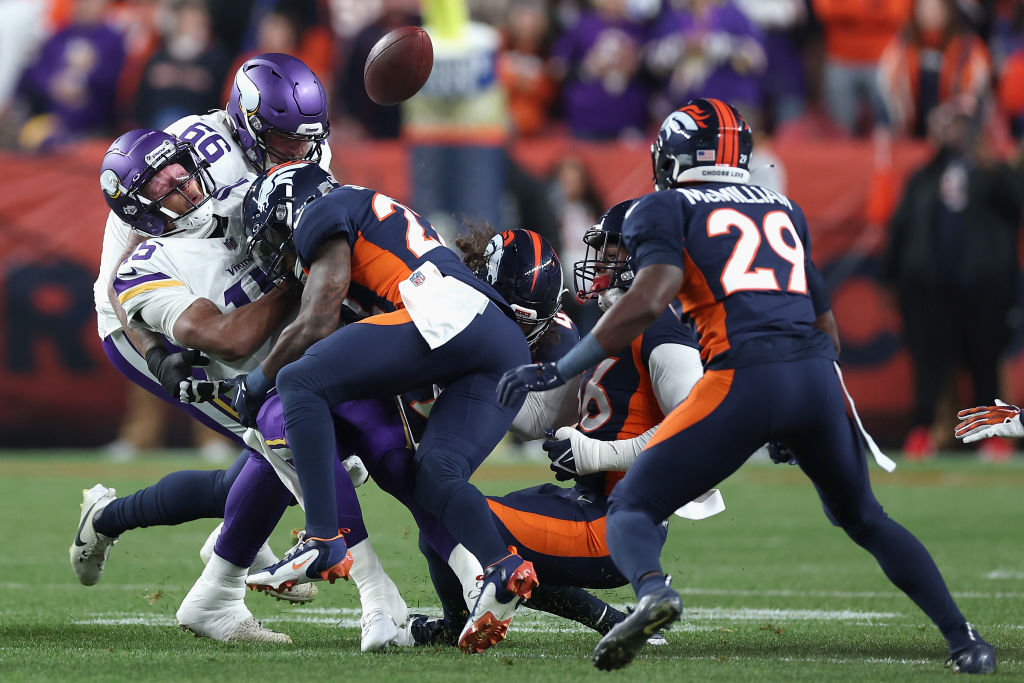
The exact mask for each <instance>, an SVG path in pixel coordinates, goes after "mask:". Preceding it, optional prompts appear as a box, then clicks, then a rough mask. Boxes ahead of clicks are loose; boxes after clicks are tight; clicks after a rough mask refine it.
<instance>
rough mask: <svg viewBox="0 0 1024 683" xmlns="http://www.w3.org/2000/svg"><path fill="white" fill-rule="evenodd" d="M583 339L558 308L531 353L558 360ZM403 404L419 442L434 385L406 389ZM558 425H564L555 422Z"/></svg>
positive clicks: (541, 360) (534, 356) (538, 359)
mask: <svg viewBox="0 0 1024 683" xmlns="http://www.w3.org/2000/svg"><path fill="white" fill-rule="evenodd" d="M579 340H580V331H579V328H577V327H576V323H574V322H573V321H572V320H570V319H569V316H567V315H566V314H565V313H562V312H559V313H557V314H556V315H555V317H554V318H553V319H552V321H551V325H549V326H548V329H546V330H545V331H544V335H543V336H542V337H541V338H540V339H539V340H538V341H537V344H536V346H535V347H534V348H533V350H532V351H531V357H532V359H533V361H534V362H535V363H548V362H551V363H553V362H555V361H556V360H558V359H559V358H561V357H562V356H564V355H565V354H567V353H568V352H569V350H570V349H572V347H574V346H576V344H577V343H578V342H579ZM399 400H400V402H401V404H402V413H403V415H404V417H405V422H406V426H407V427H408V428H409V435H410V436H411V437H412V440H413V441H415V442H416V443H419V442H420V439H421V438H422V437H423V430H424V429H426V428H427V416H428V415H430V408H431V406H432V405H433V403H434V388H433V387H423V388H421V389H417V390H415V391H407V392H406V393H404V394H402V395H401V396H400V397H399ZM552 426H553V427H559V426H561V425H552Z"/></svg>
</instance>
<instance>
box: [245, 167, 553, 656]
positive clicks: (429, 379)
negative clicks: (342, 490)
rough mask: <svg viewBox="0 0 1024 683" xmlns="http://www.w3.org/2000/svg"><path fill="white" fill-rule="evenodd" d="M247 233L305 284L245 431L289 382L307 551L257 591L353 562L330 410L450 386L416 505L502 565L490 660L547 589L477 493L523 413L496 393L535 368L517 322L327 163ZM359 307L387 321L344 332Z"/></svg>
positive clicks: (302, 172)
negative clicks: (539, 588)
mask: <svg viewBox="0 0 1024 683" xmlns="http://www.w3.org/2000/svg"><path fill="white" fill-rule="evenodd" d="M244 220H245V225H246V231H247V234H248V235H249V247H250V250H251V252H252V254H253V255H254V256H255V257H256V259H257V261H258V262H260V263H261V264H262V265H264V267H265V268H266V269H267V270H268V271H269V272H270V273H271V274H272V275H278V274H282V273H285V272H296V273H299V274H304V275H305V285H304V290H303V298H302V306H301V308H300V311H299V314H298V317H297V318H296V320H295V322H293V323H292V324H291V325H289V326H288V327H287V328H285V330H284V331H283V332H282V333H281V336H280V337H279V338H278V340H277V342H276V344H275V346H274V349H273V350H272V351H271V353H270V355H269V356H268V357H267V358H266V359H265V360H264V361H263V363H261V365H260V367H259V368H257V369H256V370H254V371H253V372H251V373H249V374H248V375H246V376H244V377H242V378H240V380H239V383H238V389H237V393H236V399H235V405H236V406H237V407H238V409H239V413H240V414H241V415H242V417H243V419H245V416H246V415H247V414H248V415H250V416H252V415H254V413H255V412H256V409H257V408H258V406H259V404H260V403H262V401H263V398H264V396H265V394H266V392H267V391H268V390H269V388H270V387H271V386H272V385H273V384H274V383H275V382H276V385H277V390H278V394H279V395H280V397H281V402H282V403H283V405H284V409H285V416H286V421H287V428H288V435H289V443H290V445H291V447H292V453H293V455H294V458H295V466H296V470H297V472H298V476H299V480H300V482H301V484H302V493H303V497H304V499H305V503H306V532H307V534H308V536H307V539H306V541H305V542H304V543H301V544H299V545H298V546H297V547H296V548H295V549H294V550H293V552H292V553H290V554H289V555H288V556H287V557H286V558H285V560H283V561H282V562H280V563H278V564H276V565H274V566H272V567H268V568H267V569H266V570H265V571H264V572H260V573H256V574H253V575H252V576H251V577H250V579H249V583H250V585H253V584H260V583H263V584H270V585H280V583H282V582H284V581H292V580H295V581H299V582H304V581H309V580H312V579H313V577H317V578H323V579H327V578H329V577H331V576H333V575H335V574H336V572H337V568H338V567H339V565H340V563H341V562H342V561H343V558H344V557H345V550H346V544H345V540H344V537H343V535H342V534H340V533H339V532H338V529H337V528H336V524H335V517H336V516H337V515H336V512H335V501H334V498H333V488H334V483H333V474H334V473H333V470H332V468H331V462H332V459H333V458H334V452H333V448H332V447H331V444H333V441H334V439H333V425H332V423H331V421H330V419H329V408H330V406H331V405H335V404H337V403H340V402H342V401H346V400H352V399H356V398H367V397H374V396H381V397H384V396H393V395H396V394H399V393H401V392H403V391H406V390H410V389H414V388H416V387H420V386H426V385H430V384H439V385H442V386H443V387H444V391H443V392H442V394H441V396H440V398H439V399H438V400H437V401H436V403H435V405H434V408H433V411H432V413H431V418H432V419H431V420H430V423H429V424H428V426H427V430H426V433H425V434H424V438H423V440H422V441H421V442H420V447H419V449H418V451H417V453H416V459H415V469H416V484H415V485H416V500H417V502H418V503H419V504H420V505H421V506H422V507H423V508H424V509H425V510H426V511H427V512H428V513H429V514H431V515H433V516H434V517H437V518H438V519H439V520H441V522H442V523H443V524H444V526H445V527H446V528H447V529H448V531H449V532H451V534H452V535H453V536H455V537H456V538H457V539H458V540H459V541H460V542H462V543H463V544H464V545H465V546H466V547H467V548H468V549H469V551H470V552H471V553H472V554H473V555H474V556H476V557H477V558H478V559H479V560H480V562H481V563H483V564H485V565H487V569H486V570H485V572H484V585H483V588H482V590H481V593H480V596H479V598H478V599H477V601H476V605H475V607H474V609H473V610H472V611H471V615H470V618H469V620H468V621H467V624H466V627H465V629H464V632H463V634H462V637H461V638H460V645H461V646H462V647H463V649H465V650H467V651H479V650H480V649H484V648H486V647H489V646H490V645H491V644H493V643H494V642H496V639H495V638H494V635H495V632H496V629H497V628H498V624H500V623H501V622H503V621H505V620H506V619H508V618H511V615H512V613H513V612H514V610H515V607H516V606H517V604H518V602H519V598H521V597H528V596H529V595H530V592H531V590H532V588H533V586H534V585H536V584H537V577H536V575H535V574H534V571H533V567H532V565H531V564H530V563H529V562H526V561H524V560H523V559H522V558H521V557H519V556H518V555H517V554H515V553H511V552H508V551H507V549H506V547H505V545H504V544H503V542H502V540H501V536H500V535H499V534H498V531H497V529H496V528H495V526H494V523H493V521H492V520H491V517H490V515H489V513H488V509H487V503H486V501H485V499H484V497H483V496H482V495H481V494H480V492H479V491H478V490H477V489H476V488H475V487H474V486H473V485H471V484H470V483H469V481H468V480H469V476H470V475H471V474H472V472H473V471H474V470H475V469H476V468H477V467H478V466H479V464H480V463H481V462H482V461H483V459H484V458H485V457H486V456H487V455H488V454H489V453H490V452H491V450H492V449H493V448H494V446H495V444H497V442H498V441H499V440H500V439H501V437H502V436H503V435H504V434H505V431H506V430H507V429H508V426H509V424H511V422H512V418H513V417H514V416H515V413H516V411H517V409H518V407H519V403H521V401H520V402H517V404H516V405H511V406H508V407H503V406H500V405H499V404H498V402H497V400H496V397H495V395H494V394H493V393H492V392H493V391H494V389H495V387H496V386H497V382H498V379H499V378H500V374H501V372H504V370H505V369H509V368H511V367H514V366H515V364H516V363H519V362H523V361H525V360H528V359H529V350H528V347H527V344H526V341H525V339H524V338H523V336H522V334H521V333H520V332H519V329H518V328H517V327H516V324H515V322H514V318H513V313H512V311H511V309H510V308H509V306H508V304H507V303H506V302H505V301H504V300H503V299H502V298H501V297H500V296H499V295H498V294H497V292H495V291H494V290H493V289H492V288H491V287H489V286H488V285H486V284H484V283H482V282H480V281H479V280H478V279H476V278H475V277H474V276H473V274H472V273H471V272H470V271H469V270H468V269H467V268H466V266H465V265H464V264H463V263H462V262H461V261H459V259H458V257H457V256H456V255H455V254H454V253H453V252H452V251H450V250H449V249H446V248H444V244H443V242H442V241H441V238H440V237H439V236H438V235H437V233H436V232H435V231H434V229H433V228H432V227H431V226H430V225H429V224H428V223H426V222H424V221H423V220H422V219H421V218H420V217H419V216H417V215H416V214H415V213H413V212H412V211H411V210H410V209H408V208H407V207H405V206H403V205H401V204H398V203H397V202H395V201H394V200H393V199H391V198H390V197H387V196H385V195H382V194H380V193H377V192H374V191H373V190H369V189H366V188H360V187H355V186H343V187H342V186H338V184H337V183H336V182H335V181H334V179H333V178H331V177H330V175H329V174H327V173H325V172H324V171H322V170H321V169H319V168H318V167H317V166H315V165H314V164H309V163H293V164H284V165H281V166H278V167H276V168H275V169H273V170H272V171H270V172H269V173H268V174H266V175H265V176H263V177H261V178H260V179H259V180H257V181H256V182H254V183H253V185H252V187H251V188H250V190H249V193H248V195H247V197H246V202H245V206H244ZM439 247H440V248H439ZM346 296H347V297H349V298H351V299H354V300H355V301H356V302H357V303H358V304H360V305H361V306H362V307H363V309H364V310H365V311H366V312H367V313H374V315H370V316H369V317H367V318H365V319H363V320H361V321H359V322H357V323H354V324H351V325H346V326H345V327H342V328H341V329H337V325H338V316H339V313H340V310H341V303H342V301H343V300H344V299H345V298H346ZM300 356H301V358H300ZM250 419H251V418H250ZM293 558H308V559H309V560H310V561H309V571H308V572H307V571H306V568H305V566H304V567H303V569H302V570H301V571H297V570H294V569H292V568H291V567H292V565H293V564H295V563H294V562H293ZM498 639H500V638H498Z"/></svg>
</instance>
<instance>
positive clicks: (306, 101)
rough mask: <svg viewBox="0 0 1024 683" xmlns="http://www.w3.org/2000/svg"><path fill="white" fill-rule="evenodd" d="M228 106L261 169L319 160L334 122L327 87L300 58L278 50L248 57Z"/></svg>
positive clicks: (248, 155) (240, 136) (244, 146)
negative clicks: (287, 163) (289, 162)
mask: <svg viewBox="0 0 1024 683" xmlns="http://www.w3.org/2000/svg"><path fill="white" fill-rule="evenodd" d="M226 109H227V112H228V115H229V116H230V117H231V120H232V121H233V122H234V125H235V134H236V135H237V136H238V142H239V144H240V145H241V147H242V151H243V152H244V153H245V156H246V158H247V159H248V160H249V162H250V163H251V164H252V165H253V166H255V167H256V168H257V169H258V170H261V171H262V170H265V169H267V168H269V167H271V166H273V165H275V164H279V163H282V162H285V161H299V160H306V161H319V160H320V156H321V153H322V144H323V142H324V141H325V140H326V139H327V134H328V133H329V132H330V128H331V124H330V121H329V119H328V114H327V93H326V91H325V90H324V87H323V85H322V84H321V83H320V79H318V78H317V77H316V74H314V73H313V72H312V71H311V70H310V68H309V67H308V66H306V65H305V64H304V63H303V62H302V60H300V59H296V58H295V57H292V56H291V55H285V54H279V53H275V52H269V53H266V54H261V55H256V56H255V57H252V58H250V59H247V60H246V61H245V62H244V63H243V64H242V66H240V67H239V69H238V71H237V72H236V73H235V80H234V83H233V85H232V87H231V95H230V97H229V98H228V103H227V107H226Z"/></svg>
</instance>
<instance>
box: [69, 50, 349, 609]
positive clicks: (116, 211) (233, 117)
mask: <svg viewBox="0 0 1024 683" xmlns="http://www.w3.org/2000/svg"><path fill="white" fill-rule="evenodd" d="M329 125H330V123H329V120H328V116H327V96H326V93H325V91H324V89H323V86H322V85H321V84H320V81H319V80H318V79H317V77H316V76H315V75H314V74H313V72H312V71H310V70H309V68H308V67H307V66H306V65H305V64H303V63H302V62H301V61H300V60H298V59H295V58H294V57H291V56H289V55H283V54H272V53H271V54H263V55H257V56H256V57H253V58H251V59H249V60H247V61H246V62H244V63H243V64H242V66H241V67H240V68H239V70H238V72H237V73H236V74H235V81H234V85H233V87H232V91H231V97H230V99H229V100H228V103H227V107H226V110H223V111H220V110H218V111H213V112H210V113H208V114H202V115H197V116H186V117H184V118H182V119H180V120H179V121H177V122H175V123H173V124H172V125H171V126H169V127H168V128H167V132H169V133H170V134H172V135H177V136H180V139H181V141H183V142H186V143H191V145H192V147H193V148H194V149H195V150H196V151H197V152H198V155H199V157H200V158H199V159H198V160H196V162H195V164H196V166H197V168H196V169H195V174H196V178H197V179H202V180H203V182H205V183H209V184H210V189H209V191H208V192H207V193H206V194H205V195H204V198H203V199H202V200H201V201H200V202H198V203H197V204H196V206H194V207H189V205H187V204H186V205H185V206H184V207H182V209H181V210H182V211H185V209H186V208H192V210H190V211H188V213H183V214H182V215H180V216H178V217H176V218H174V217H172V216H171V215H170V214H168V213H167V212H166V209H158V208H157V205H154V204H152V202H151V200H143V201H140V200H138V199H137V197H138V194H137V191H138V190H139V188H140V187H141V185H142V184H143V183H141V182H140V180H141V178H140V177H134V174H135V173H139V172H142V170H143V169H145V168H147V167H148V166H150V165H149V164H147V163H146V160H145V159H142V158H139V159H136V160H135V162H134V163H135V166H131V167H125V168H114V167H111V168H106V169H105V172H104V174H103V177H102V184H103V189H104V195H105V198H106V200H107V202H108V204H109V205H110V206H111V212H110V214H109V216H108V217H107V224H106V227H105V229H104V235H103V251H102V256H101V261H100V272H99V277H98V278H97V280H96V284H95V285H94V287H93V294H94V298H95V304H96V312H97V318H98V325H99V335H100V339H101V340H102V343H103V350H104V352H105V353H106V354H107V357H108V358H109V359H110V361H111V362H112V363H113V364H114V366H115V367H116V368H117V369H118V370H119V371H120V372H121V374H123V375H124V376H125V377H127V378H128V379H129V380H130V381H132V382H134V383H136V384H138V385H140V386H142V387H143V388H144V389H146V390H147V391H149V392H150V393H152V394H154V395H156V396H159V397H160V398H162V399H164V400H166V401H168V402H170V403H172V404H173V405H176V406H178V407H180V408H181V409H183V410H185V411H186V412H188V413H189V414H190V415H191V416H192V417H194V418H196V419H198V420H199V421H200V422H202V423H203V424H205V425H206V426H208V427H210V428H212V429H214V430H215V431H218V432H220V433H221V434H224V435H225V436H228V437H229V438H231V439H233V440H234V441H235V442H236V443H237V444H238V445H239V447H240V448H241V447H242V442H241V434H242V432H243V431H244V429H245V428H244V427H240V425H239V424H238V420H237V418H236V417H235V416H234V415H232V414H231V412H232V411H231V410H229V409H227V408H228V406H227V405H226V404H224V403H223V402H221V403H220V404H218V403H204V404H195V405H185V404H182V403H181V402H179V401H178V400H177V387H178V384H179V382H180V381H181V380H183V379H185V377H186V376H189V375H190V374H191V368H190V367H189V365H190V363H189V362H188V361H190V360H192V359H194V358H195V356H194V355H192V354H189V355H185V356H183V355H181V354H176V353H173V352H172V351H171V350H168V349H167V348H165V346H164V342H163V339H162V337H161V336H160V335H157V334H155V333H153V332H151V331H147V330H142V329H133V328H132V327H131V326H127V325H126V324H125V322H124V320H123V311H119V309H120V304H119V303H118V301H117V298H118V295H117V293H116V292H113V290H112V288H111V281H112V278H113V274H114V271H115V269H116V268H117V266H118V264H120V263H121V261H123V260H124V259H125V258H126V257H128V256H129V254H131V253H132V252H133V251H134V250H135V247H136V246H138V244H139V243H140V242H141V241H142V240H143V239H145V238H146V237H150V236H160V237H161V238H163V239H168V238H176V237H192V238H203V237H210V236H212V235H214V234H217V235H221V237H222V238H223V239H234V240H236V241H238V242H239V243H241V241H242V239H243V236H242V233H241V230H240V229H239V230H238V231H236V234H233V235H228V234H226V233H225V234H222V233H224V229H225V225H227V226H228V227H230V225H231V224H230V223H225V219H226V218H228V217H236V218H237V217H240V215H241V200H242V197H243V196H244V194H245V191H246V189H247V187H248V184H249V183H250V182H251V181H252V179H253V178H255V177H256V174H257V173H260V172H262V171H263V170H264V168H265V167H266V166H267V165H272V164H275V163H280V162H282V161H287V160H292V159H315V160H318V161H319V163H320V164H321V165H322V166H323V167H324V168H328V167H329V164H330V158H331V155H330V148H329V147H328V146H327V144H326V137H327V133H328V131H329ZM199 167H202V168H199ZM149 172H155V171H154V169H152V168H150V170H149ZM119 174H121V175H119ZM190 175H191V172H190ZM122 186H123V187H130V188H131V189H132V190H133V192H132V193H131V196H130V197H129V195H128V194H125V193H123V192H121V191H120V190H119V187H122ZM169 189H170V187H169V186H168V187H165V188H164V191H166V190H169ZM170 196H171V197H172V198H173V197H176V196H177V195H175V194H173V193H172V194H171V195H170ZM155 198H156V196H155V195H154V197H152V198H151V199H155ZM168 219H172V221H173V228H167V226H166V221H167V220H168ZM239 225H240V224H239ZM245 265H247V264H242V265H240V266H239V267H240V271H239V272H238V273H236V274H237V275H238V276H239V282H238V283H237V284H238V285H239V286H238V288H236V289H232V290H230V292H228V293H225V295H224V296H225V297H228V296H230V297H231V299H230V300H229V299H228V298H225V299H224V300H223V301H220V300H218V301H217V302H216V303H217V304H221V303H224V304H228V305H237V304H238V303H241V302H243V301H248V300H249V299H248V298H247V295H246V290H252V289H253V288H254V287H255V281H253V280H252V277H250V276H249V273H250V272H255V271H254V270H253V269H252V268H246V267H244V266H245ZM263 282H264V284H266V281H265V280H263ZM261 289H262V288H261ZM256 293H257V294H258V293H259V292H258V291H257V292H256ZM280 296H281V294H280V293H278V294H273V295H272V297H271V299H270V300H269V301H262V300H261V306H262V305H271V302H272V301H273V300H274V298H276V297H280ZM247 315H249V314H247ZM202 320H203V319H202V318H200V319H198V320H197V324H196V325H194V326H193V327H194V328H195V331H196V332H197V333H201V332H202V329H201V328H202V327H203V324H205V323H203V322H202ZM210 331H211V332H218V330H217V329H213V330H210ZM245 335H246V331H245V330H243V329H240V328H237V327H235V328H232V329H231V330H230V331H224V333H223V335H219V336H220V337H221V338H219V339H218V340H217V341H216V342H215V343H216V344H219V345H224V344H227V343H230V341H231V340H239V343H240V344H241V345H242V346H243V347H245V345H246V344H248V343H250V342H252V341H255V340H256V336H255V335H252V336H245ZM214 336H218V335H214ZM256 346H257V347H258V346H259V344H256ZM241 350H248V349H247V348H242V349H241ZM238 351H239V349H229V350H228V352H229V355H230V354H231V353H235V354H237V353H238ZM243 355H248V354H247V353H246V354H243ZM245 459H246V456H245V454H243V455H241V456H239V458H238V459H237V460H236V461H235V463H234V464H233V465H232V466H231V467H230V468H228V469H227V470H216V471H185V472H175V473H173V474H170V475H168V476H167V477H165V478H164V479H162V480H160V482H158V483H157V484H155V485H154V486H151V487H148V488H146V489H142V490H141V491H138V492H136V493H134V494H132V495H130V496H126V497H122V498H116V499H115V497H114V496H115V492H114V490H113V489H110V488H107V487H105V486H103V485H101V484H97V485H96V486H94V487H93V488H92V489H89V490H88V491H85V492H84V494H85V495H84V498H83V502H82V516H81V519H80V523H79V532H78V533H77V534H76V538H75V543H74V544H73V545H72V546H71V548H70V554H71V565H72V568H73V569H74V571H75V574H76V576H77V577H78V579H79V581H81V582H82V583H83V584H85V585H87V586H91V585H93V584H95V583H96V582H97V581H99V579H100V577H101V575H102V572H103V566H104V562H105V561H106V558H107V555H108V554H109V552H110V548H111V546H113V545H114V543H116V541H117V538H118V537H119V536H120V535H121V534H122V533H124V532H125V531H129V530H131V529H135V528H138V527H144V526H153V525H162V524H180V523H182V522H186V521H190V520H193V519H200V518H208V517H222V516H223V514H224V501H225V499H226V497H227V493H228V489H229V488H230V486H231V482H232V481H234V478H235V476H236V475H237V474H238V472H239V471H240V470H241V468H242V465H243V464H244V462H245ZM101 511H102V512H103V514H102V515H100V512H101ZM266 560H267V555H261V562H265V561H266ZM312 594H315V592H310V591H309V590H308V589H303V588H299V589H298V590H297V592H296V594H295V595H296V597H298V598H299V599H300V600H301V601H305V600H307V599H309V597H310V596H311V595H312ZM289 596H291V594H287V595H286V596H285V597H289Z"/></svg>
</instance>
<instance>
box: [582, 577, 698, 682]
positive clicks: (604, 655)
mask: <svg viewBox="0 0 1024 683" xmlns="http://www.w3.org/2000/svg"><path fill="white" fill-rule="evenodd" d="M669 580H670V579H669V578H668V577H666V578H665V585H664V586H662V587H660V588H658V589H656V590H654V591H651V592H650V593H648V594H647V595H645V596H644V597H642V598H641V599H640V602H639V603H638V604H637V606H636V611H634V612H633V613H632V614H630V615H629V616H627V617H626V618H625V619H624V620H623V621H621V622H619V623H618V624H616V625H615V626H614V628H612V630H611V631H609V632H608V635H606V636H605V637H604V638H602V639H601V640H600V642H598V644H597V647H596V648H595V649H594V666H596V667H597V668H598V669H601V670H603V671H611V670H612V669H621V668H622V667H624V666H626V665H627V664H629V663H630V662H632V661H633V659H634V658H635V657H636V656H637V654H638V653H639V652H640V648H642V647H643V646H644V644H645V643H647V641H648V639H649V638H651V637H652V636H653V635H655V634H656V633H657V632H658V631H661V630H662V629H667V628H668V627H669V625H671V624H672V623H673V622H675V621H678V620H679V617H680V615H682V613H683V601H682V599H680V597H679V594H678V593H676V592H675V591H674V590H672V589H671V588H669V585H668V584H669Z"/></svg>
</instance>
